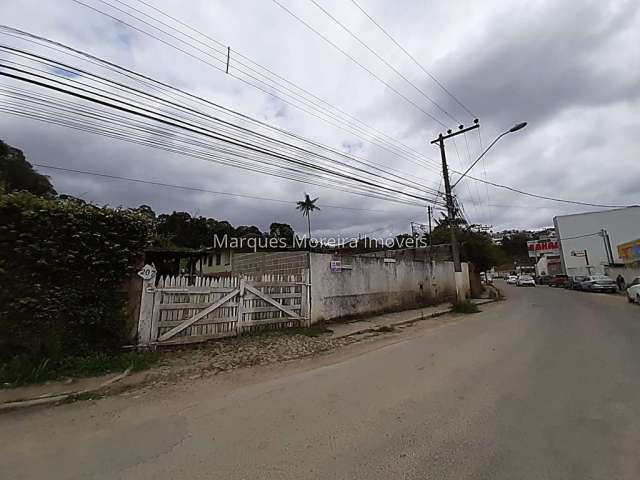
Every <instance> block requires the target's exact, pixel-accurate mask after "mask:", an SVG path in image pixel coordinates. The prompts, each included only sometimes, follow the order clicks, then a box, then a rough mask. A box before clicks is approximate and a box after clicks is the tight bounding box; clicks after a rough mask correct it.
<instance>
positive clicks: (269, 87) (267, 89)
mask: <svg viewBox="0 0 640 480" xmlns="http://www.w3.org/2000/svg"><path fill="white" fill-rule="evenodd" d="M71 1H73V2H75V3H76V4H79V5H82V6H84V7H86V8H89V9H91V10H93V11H95V12H96V13H99V14H102V15H104V16H106V17H108V18H110V19H112V20H114V21H117V22H119V23H122V24H123V25H125V26H127V27H129V28H131V29H133V30H135V31H137V32H139V33H142V34H144V35H146V36H149V37H150V38H153V39H155V40H157V41H160V42H161V43H163V44H165V45H167V46H170V47H172V48H175V49H176V50H178V51H180V52H182V53H184V54H186V55H188V56H190V57H191V58H194V59H196V60H198V61H201V62H203V63H205V64H206V65H208V66H210V67H212V68H215V69H216V70H218V71H220V72H223V73H224V72H225V70H224V69H223V68H222V67H218V66H216V65H213V64H211V63H210V62H208V61H206V60H204V59H203V58H201V56H199V55H194V54H192V53H190V52H188V51H186V50H184V48H181V47H178V46H176V45H174V44H172V43H171V42H168V41H166V40H164V39H161V38H159V37H158V36H157V35H154V34H152V33H150V32H147V31H146V30H144V29H142V28H140V27H137V26H135V25H132V24H131V23H128V22H126V21H124V20H122V19H120V18H118V17H116V16H114V15H111V14H109V13H107V12H105V11H103V10H100V9H98V8H96V7H94V6H91V5H88V4H86V3H84V2H82V1H80V0H71ZM98 1H100V2H101V3H103V4H105V5H108V6H110V7H111V8H113V9H116V10H117V11H120V12H122V13H124V14H125V15H128V16H130V17H132V18H134V19H136V20H137V21H140V22H142V23H144V24H145V25H148V26H150V27H152V28H154V29H155V30H158V31H160V32H162V33H163V34H165V35H167V36H169V37H171V38H174V39H176V40H178V41H180V42H181V43H183V44H186V45H189V46H190V47H191V48H194V49H196V50H197V51H198V52H200V53H203V54H204V55H207V56H210V54H208V52H206V51H204V50H202V49H201V48H199V47H195V46H193V45H191V44H189V43H188V42H185V41H184V40H182V39H180V38H178V37H176V36H175V35H173V34H171V33H167V32H166V31H164V30H162V29H161V28H159V27H157V26H155V25H152V24H150V23H149V22H147V21H145V20H142V19H140V18H139V17H137V16H135V15H133V14H131V13H130V12H126V11H125V10H122V9H120V8H118V7H115V6H114V5H112V4H110V3H108V2H106V1H105V0H98ZM116 1H118V2H119V3H120V4H123V5H126V6H127V7H128V8H131V9H133V10H134V11H138V12H140V10H138V9H135V8H134V7H131V6H130V5H128V4H126V3H124V2H122V1H120V0H116ZM141 13H142V14H143V15H145V16H147V17H150V16H149V15H147V14H144V12H141ZM151 18H153V17H151ZM156 21H157V19H156ZM162 24H164V25H167V24H166V23H164V22H162ZM170 28H172V29H173V30H174V31H177V32H180V33H181V34H183V35H185V34H184V32H181V31H180V30H178V29H175V28H173V27H170ZM188 37H190V38H193V37H192V36H188ZM200 43H201V44H202V42H200ZM216 43H220V42H216ZM217 52H218V53H219V54H223V53H224V54H226V52H221V51H217ZM213 58H214V59H215V60H217V61H218V62H220V63H221V64H225V61H224V60H222V59H220V58H218V57H215V56H214V57H213ZM235 63H238V62H234V64H235ZM240 63H241V64H242V65H245V64H243V63H242V62H240ZM249 69H250V70H251V71H253V72H256V73H258V72H257V71H256V70H255V69H253V68H251V67H249ZM242 73H243V74H244V75H247V76H248V77H249V78H251V79H252V80H254V81H257V82H258V83H260V84H262V85H263V86H260V85H256V84H255V83H252V82H251V81H248V80H247V79H245V78H241V77H239V76H237V75H235V74H233V72H229V73H228V75H229V76H232V77H233V78H235V79H236V80H239V81H241V82H243V83H245V84H247V85H249V86H252V87H254V88H256V89H258V90H260V91H262V92H263V93H265V94H267V95H270V96H273V97H274V98H277V99H279V100H281V101H283V102H285V103H287V104H289V105H292V106H294V107H295V108H297V109H299V110H301V111H303V112H305V113H307V114H310V115H312V116H314V117H316V118H319V119H320V120H323V121H325V122H326V123H328V124H330V125H332V126H335V127H337V128H340V129H342V130H345V131H347V132H349V133H352V134H354V132H353V131H352V130H353V129H355V130H356V131H360V135H362V132H363V128H362V127H360V126H355V127H354V126H353V125H352V124H350V123H349V122H345V121H344V120H342V119H339V118H337V117H336V115H335V114H332V113H328V114H327V113H326V111H322V110H321V114H322V115H326V116H328V117H330V118H331V119H333V121H332V120H327V119H326V118H323V117H320V116H319V115H318V114H317V113H314V112H312V111H309V110H308V109H306V108H305V107H303V106H300V105H298V104H297V103H295V102H293V101H291V100H288V99H286V98H284V97H283V96H282V95H276V94H275V93H274V92H273V91H272V89H274V90H275V91H278V85H279V86H280V87H282V85H281V84H276V87H273V86H272V85H269V84H268V83H265V82H264V81H263V80H261V79H259V78H257V77H255V75H252V74H248V73H246V72H244V71H243V72H242ZM288 83H291V82H288ZM285 88H286V87H285ZM298 88H299V87H298ZM296 101H302V102H303V104H304V105H306V106H308V107H310V108H312V109H315V110H316V111H317V110H318V108H317V104H315V103H313V102H311V103H312V104H313V105H310V104H309V101H308V100H300V98H299V97H296ZM325 103H326V102H325ZM314 106H315V108H314ZM334 121H338V122H339V124H336V123H334ZM358 122H359V123H363V122H360V121H358ZM345 128H346V129H345ZM369 128H371V127H369ZM350 129H351V130H350ZM355 134H356V136H358V133H355ZM378 134H379V131H378ZM369 135H371V134H369ZM383 135H384V134H383ZM386 137H388V136H386ZM368 141H369V142H371V143H372V144H374V145H376V146H378V147H379V148H382V149H384V150H387V151H390V152H391V153H394V152H393V150H390V149H389V146H388V145H385V144H388V143H389V141H388V140H386V139H385V140H382V142H381V143H382V144H381V143H380V141H379V139H378V138H377V136H375V135H374V136H373V138H372V139H371V138H370V139H369V140H368ZM393 142H395V143H396V144H399V145H400V146H399V147H398V146H397V145H395V146H394V147H392V148H399V149H400V150H402V151H404V155H407V152H409V154H412V155H415V154H416V153H417V155H418V156H420V157H422V158H420V159H419V160H420V162H421V165H422V166H425V164H422V162H423V161H426V162H434V160H433V159H429V158H428V157H424V155H422V154H420V153H419V152H415V150H413V149H411V148H410V147H408V146H406V145H404V144H402V143H401V142H398V141H397V140H393Z"/></svg>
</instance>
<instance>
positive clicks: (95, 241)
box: [0, 192, 150, 366]
mask: <svg viewBox="0 0 640 480" xmlns="http://www.w3.org/2000/svg"><path fill="white" fill-rule="evenodd" d="M148 222H149V221H148V219H146V218H145V217H144V216H142V215H140V214H138V213H135V212H131V211H128V210H122V209H112V208H107V207H102V208H101V207H97V206H95V205H89V204H85V203H82V202H79V201H70V200H65V201H63V200H51V199H46V198H41V197H36V196H33V195H31V194H29V193H25V192H18V193H10V194H1V195H0V332H1V334H0V363H2V364H4V365H5V366H6V365H7V364H8V362H10V361H11V362H14V363H15V361H16V358H24V359H25V362H32V363H33V362H36V363H37V362H41V361H45V360H46V361H47V362H48V361H56V359H62V358H66V357H71V356H80V355H88V354H95V353H96V352H109V351H114V350H116V349H118V348H119V347H120V346H121V345H122V344H123V342H124V340H125V328H124V327H125V301H126V295H125V293H124V292H123V282H124V281H125V280H126V279H127V277H128V276H129V275H131V274H132V273H133V271H134V269H135V264H136V261H137V260H138V259H139V258H140V255H141V254H142V253H143V251H144V248H145V246H146V244H147V241H148V234H149V231H150V225H149V223H148Z"/></svg>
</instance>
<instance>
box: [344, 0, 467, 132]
mask: <svg viewBox="0 0 640 480" xmlns="http://www.w3.org/2000/svg"><path fill="white" fill-rule="evenodd" d="M351 3H353V4H354V5H355V6H356V7H357V8H358V9H359V10H360V11H361V12H362V13H363V14H364V15H365V16H366V17H367V18H368V19H369V20H370V21H371V22H372V23H373V24H374V25H375V26H376V27H378V29H379V30H380V31H381V32H382V33H384V34H385V35H386V36H387V38H389V40H391V41H392V42H393V43H394V44H395V45H396V46H397V47H398V48H399V49H400V50H402V52H404V54H405V55H406V56H407V57H409V58H410V59H411V61H412V62H413V63H415V64H416V65H417V66H418V68H420V70H422V71H423V72H424V74H425V75H427V76H428V77H429V78H431V80H433V81H434V82H435V83H436V84H437V85H438V86H439V87H440V88H442V90H444V92H445V93H446V94H447V95H449V96H450V97H451V98H452V99H453V100H455V102H456V103H457V104H458V105H460V107H462V108H463V109H464V111H465V112H467V113H468V114H469V115H470V116H471V118H474V119H475V118H477V117H476V115H475V114H474V113H473V112H472V111H471V110H469V109H468V108H467V106H466V105H465V104H463V103H462V102H461V101H460V100H459V99H458V97H456V96H455V95H454V94H453V93H451V92H450V91H449V90H448V89H447V88H446V87H445V86H444V85H443V84H442V83H441V82H440V81H439V80H438V79H437V78H436V77H435V76H434V75H433V74H431V73H430V72H429V71H427V69H426V68H424V67H423V66H422V64H421V63H420V62H418V60H416V58H415V57H414V56H413V55H411V54H410V53H409V52H408V51H407V49H406V48H404V47H403V46H402V45H401V44H400V43H399V42H398V41H397V40H396V39H395V38H394V37H393V36H392V35H391V34H390V33H389V32H388V31H387V30H386V29H384V28H383V27H382V25H380V24H379V23H378V22H377V21H376V20H375V19H374V18H373V17H372V16H371V15H370V14H369V13H367V11H366V10H365V9H364V8H362V6H361V5H360V4H359V3H358V2H356V0H351Z"/></svg>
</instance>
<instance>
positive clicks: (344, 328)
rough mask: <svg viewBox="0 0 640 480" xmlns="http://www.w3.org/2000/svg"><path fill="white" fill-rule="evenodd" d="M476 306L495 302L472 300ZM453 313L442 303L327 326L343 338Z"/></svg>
mask: <svg viewBox="0 0 640 480" xmlns="http://www.w3.org/2000/svg"><path fill="white" fill-rule="evenodd" d="M471 301H472V302H473V303H475V304H476V305H484V304H485V303H490V302H493V300H491V299H485V298H481V299H472V300H471ZM449 312H451V304H449V303H441V304H439V305H434V306H432V307H423V308H416V309H413V310H403V311H401V312H393V313H385V314H382V315H376V316H372V317H368V318H366V319H365V320H355V321H353V322H347V323H332V324H329V325H327V328H329V330H331V331H332V332H333V333H332V337H333V338H343V337H348V336H351V335H357V334H360V333H367V332H375V331H376V330H380V329H381V328H385V327H386V328H392V327H397V326H400V325H406V324H408V323H413V322H417V321H420V320H426V319H429V318H434V317H439V316H440V315H445V314H447V313H449Z"/></svg>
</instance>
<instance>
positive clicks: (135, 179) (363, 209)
mask: <svg viewBox="0 0 640 480" xmlns="http://www.w3.org/2000/svg"><path fill="white" fill-rule="evenodd" d="M32 165H33V166H35V167H40V168H48V169H51V170H58V171H64V172H71V173H79V174H83V175H91V176H94V177H102V178H109V179H113V180H123V181H127V182H135V183H142V184H145V185H154V186H159V187H168V188H176V189H180V190H189V191H194V192H202V193H212V194H215V195H225V196H230V197H238V198H247V199H250V200H260V201H267V202H277V203H287V204H292V205H296V204H297V203H298V202H296V201H295V200H283V199H278V198H271V197H260V196H256V195H248V194H243V193H233V192H222V191H217V190H209V189H205V188H199V187H189V186H186V185H174V184H171V183H164V182H157V181H152V180H144V179H140V178H131V177H122V176H119V175H111V174H107V173H99V172H90V171H86V170H77V169H75V168H65V167H59V166H55V165H48V164H43V163H33V164H32ZM415 206H416V207H420V208H424V207H422V206H421V205H415ZM322 208H335V209H340V210H357V211H364V212H383V213H391V212H390V211H389V210H377V209H372V208H358V207H346V206H343V205H328V204H323V205H322Z"/></svg>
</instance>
